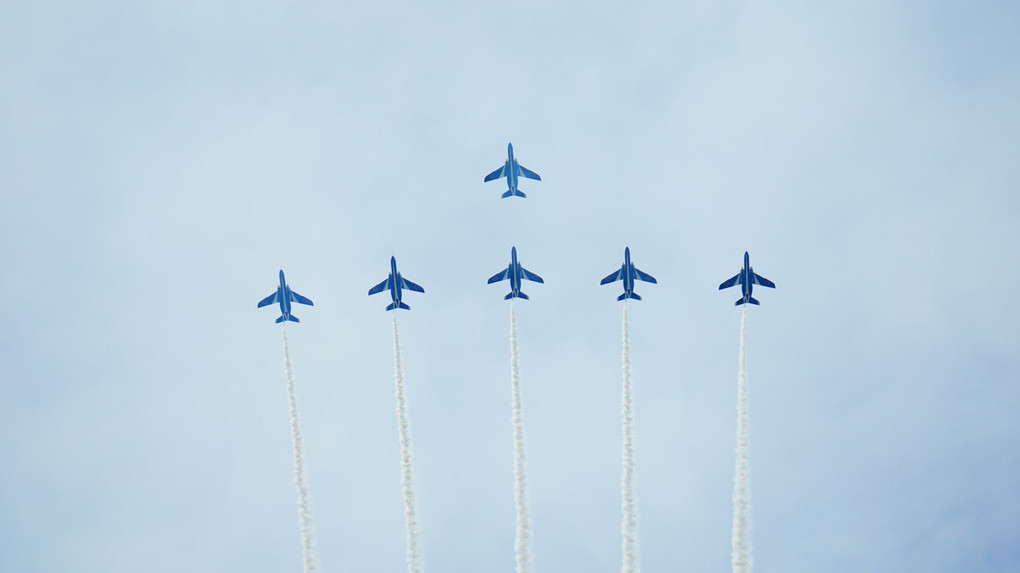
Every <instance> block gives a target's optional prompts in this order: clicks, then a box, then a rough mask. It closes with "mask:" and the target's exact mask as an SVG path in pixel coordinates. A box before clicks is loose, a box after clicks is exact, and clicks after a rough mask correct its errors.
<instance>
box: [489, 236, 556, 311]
mask: <svg viewBox="0 0 1020 573" xmlns="http://www.w3.org/2000/svg"><path fill="white" fill-rule="evenodd" d="M507 279H510V294H508V295H506V296H505V297H503V300H510V299H512V298H523V299H524V300H528V295H526V294H524V293H523V292H521V280H522V279H528V280H529V281H532V282H536V283H545V281H544V280H542V277H540V276H538V275H536V274H535V273H533V272H531V271H529V270H528V269H526V268H524V267H522V266H521V263H518V262H517V247H511V248H510V266H508V267H507V268H506V270H505V271H500V272H498V273H496V274H495V275H493V276H492V278H490V279H489V284H490V285H491V284H492V283H498V282H500V281H505V280H507Z"/></svg>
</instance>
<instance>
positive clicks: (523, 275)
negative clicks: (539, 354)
mask: <svg viewBox="0 0 1020 573" xmlns="http://www.w3.org/2000/svg"><path fill="white" fill-rule="evenodd" d="M506 153H507V158H506V162H505V163H504V164H503V166H502V167H500V168H499V169H497V170H495V171H493V172H492V173H489V174H488V175H486V176H485V181H486V182H487V181H493V180H496V179H500V178H506V181H507V191H506V192H505V193H503V198H504V199H505V198H507V197H526V195H525V194H524V193H523V192H522V191H521V190H520V189H519V188H518V186H517V185H518V181H519V178H520V177H525V178H528V179H534V180H535V181H541V180H542V178H541V177H539V175H538V173H535V172H534V171H531V170H530V169H528V168H526V167H524V166H523V165H521V164H520V163H518V162H517V159H516V158H514V146H513V144H508V145H507V148H506ZM505 280H509V281H510V292H509V293H508V294H507V295H506V296H505V297H503V298H504V299H505V300H510V299H512V298H522V299H524V300H528V295H526V294H524V293H523V292H522V291H521V282H522V281H523V280H529V281H532V282H536V283H544V282H545V281H544V280H542V277H540V276H538V275H536V274H535V273H533V272H531V271H529V270H528V269H525V268H524V267H523V266H521V263H520V262H518V260H517V247H511V248H510V264H509V265H508V266H507V268H506V269H504V270H502V271H500V272H498V273H496V274H495V275H493V276H492V277H491V278H489V281H488V283H489V284H493V283H497V282H502V281H505ZM638 280H640V281H644V282H647V283H652V284H657V281H656V280H655V277H653V276H652V275H650V274H648V273H645V272H643V271H641V270H640V269H638V268H637V267H635V266H634V263H633V262H631V260H630V247H625V248H624V250H623V265H622V266H620V269H619V270H617V271H615V272H613V273H612V274H610V275H609V276H607V277H606V278H604V279H602V282H601V283H600V284H603V285H605V284H609V283H612V282H616V281H623V294H621V295H620V296H618V297H617V298H616V300H626V299H628V298H631V299H634V300H641V297H640V296H639V295H638V294H637V293H636V292H634V282H635V281H638ZM738 283H739V284H740V287H741V290H742V291H743V292H742V296H741V298H740V299H738V300H737V302H736V303H735V304H736V305H737V306H739V305H742V304H748V303H750V304H759V303H758V301H757V300H756V299H755V298H754V297H753V296H751V293H752V291H753V289H754V285H761V286H763V287H768V288H776V285H775V283H773V282H772V281H770V280H769V279H767V278H765V277H763V276H761V275H759V274H757V273H755V272H754V269H752V268H751V258H750V255H748V253H747V252H746V251H745V252H744V266H743V268H742V269H740V272H738V273H737V274H736V275H735V276H734V277H732V278H730V279H729V280H726V281H724V282H723V283H722V284H721V285H719V290H722V289H726V288H730V287H732V286H734V285H736V284H738ZM404 289H407V290H410V291H414V292H420V293H424V292H425V289H423V288H422V287H420V286H418V285H417V284H415V283H413V282H411V281H409V280H407V279H406V278H404V277H402V276H401V275H400V273H399V272H398V271H397V259H396V257H390V275H389V276H388V277H386V279H385V280H383V281H382V282H380V283H379V284H377V285H375V286H374V287H372V288H371V289H369V291H368V294H369V295H370V296H371V295H374V294H378V293H381V292H383V291H384V290H388V291H389V292H390V298H391V299H392V302H391V303H390V304H389V305H387V306H386V310H395V309H404V310H410V309H411V307H409V306H407V304H405V303H404V302H403V296H402V293H403V290H404ZM274 302H275V303H279V305H280V313H281V314H280V317H279V318H277V319H276V322H277V323H281V322H286V321H291V322H300V321H299V320H298V318H297V317H296V316H294V315H293V314H291V313H290V311H291V303H292V302H296V303H299V304H306V305H309V306H312V304H313V303H312V301H311V299H309V298H307V297H304V296H301V295H300V294H298V293H296V292H294V291H293V290H291V288H290V286H289V285H287V280H286V278H285V277H284V275H283V271H282V270H281V271H280V285H279V286H278V287H277V288H276V292H274V293H273V294H271V295H269V296H267V297H266V298H264V299H262V300H261V301H259V304H258V307H259V308H262V307H264V306H268V305H270V304H273V303H274Z"/></svg>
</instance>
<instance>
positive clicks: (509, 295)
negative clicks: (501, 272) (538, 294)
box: [503, 291, 528, 300]
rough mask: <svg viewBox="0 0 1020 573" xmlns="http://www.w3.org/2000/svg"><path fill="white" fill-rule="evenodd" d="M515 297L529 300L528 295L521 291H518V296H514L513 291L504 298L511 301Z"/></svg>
mask: <svg viewBox="0 0 1020 573" xmlns="http://www.w3.org/2000/svg"><path fill="white" fill-rule="evenodd" d="M514 297H517V298H523V299H524V300H528V295H526V294H524V293H523V292H521V291H517V294H514V293H513V291H511V292H508V293H507V295H506V296H505V297H503V300H510V299H512V298H514Z"/></svg>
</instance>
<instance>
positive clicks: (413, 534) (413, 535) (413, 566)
mask: <svg viewBox="0 0 1020 573" xmlns="http://www.w3.org/2000/svg"><path fill="white" fill-rule="evenodd" d="M393 377H394V378H395V380H396V384H397V431H398V433H399V434H400V485H401V486H402V487H403V490H404V523H405V524H406V525H407V571H408V573H418V572H419V571H421V566H420V564H419V560H420V557H419V550H418V537H419V535H420V532H419V530H418V517H417V513H416V510H415V501H414V500H415V496H414V482H413V481H412V479H411V423H410V421H408V419H407V396H406V393H405V389H404V367H403V364H402V363H401V362H400V335H399V334H398V332H397V315H396V314H394V315H393Z"/></svg>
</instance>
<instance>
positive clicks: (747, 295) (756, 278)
mask: <svg viewBox="0 0 1020 573" xmlns="http://www.w3.org/2000/svg"><path fill="white" fill-rule="evenodd" d="M737 283H740V288H741V289H742V290H743V291H744V296H743V297H742V298H740V299H738V300H737V302H735V303H734V305H735V306H740V305H742V304H746V303H751V304H758V301H757V300H755V298H754V297H753V296H751V291H752V290H753V289H754V285H761V286H763V287H769V288H776V283H774V282H772V281H770V280H769V279H767V278H765V277H763V276H761V275H759V274H757V273H755V272H754V269H752V268H751V257H750V256H749V255H748V254H747V251H744V268H742V269H740V272H739V273H737V276H735V277H733V278H731V279H730V280H728V281H726V282H724V283H723V284H721V285H719V290H722V289H724V288H730V287H731V286H733V285H735V284H737Z"/></svg>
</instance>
